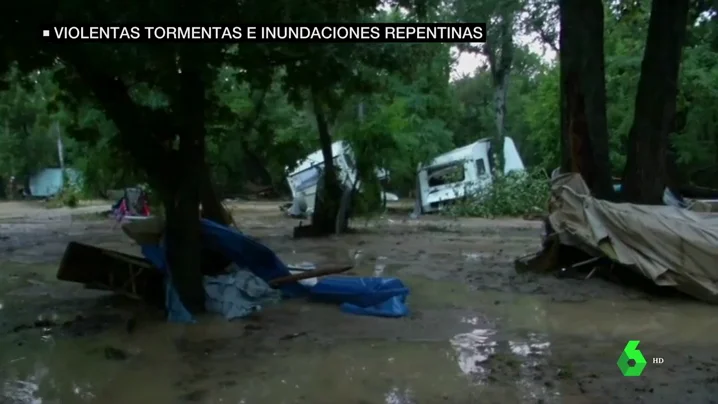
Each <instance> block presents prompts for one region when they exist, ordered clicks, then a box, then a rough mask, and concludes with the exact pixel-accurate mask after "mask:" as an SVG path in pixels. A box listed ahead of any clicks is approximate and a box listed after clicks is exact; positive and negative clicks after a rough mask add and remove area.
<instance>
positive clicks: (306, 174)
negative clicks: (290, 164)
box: [293, 164, 323, 192]
mask: <svg viewBox="0 0 718 404" xmlns="http://www.w3.org/2000/svg"><path fill="white" fill-rule="evenodd" d="M322 166H323V164H319V165H316V166H313V167H311V168H309V169H307V170H304V171H302V172H300V173H297V174H295V175H294V179H293V182H294V186H295V187H296V188H297V191H298V192H301V191H304V190H305V189H307V188H310V187H313V186H315V185H317V182H319V174H320V172H321V167H322Z"/></svg>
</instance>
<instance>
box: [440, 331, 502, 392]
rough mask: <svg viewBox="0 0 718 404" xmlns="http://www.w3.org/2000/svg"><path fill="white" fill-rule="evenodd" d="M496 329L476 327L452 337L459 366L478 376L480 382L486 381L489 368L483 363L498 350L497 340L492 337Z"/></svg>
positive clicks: (467, 372)
mask: <svg viewBox="0 0 718 404" xmlns="http://www.w3.org/2000/svg"><path fill="white" fill-rule="evenodd" d="M495 334H496V331H494V330H485V329H476V330H473V331H471V332H469V333H464V334H459V335H456V336H454V337H453V338H452V339H451V341H450V342H451V345H452V347H453V348H454V350H455V351H456V353H457V356H458V362H459V368H460V369H461V371H462V372H464V373H465V374H467V375H472V376H474V377H476V376H478V382H479V383H482V382H484V381H485V378H486V376H487V375H488V370H487V369H486V368H485V367H484V366H483V363H484V362H486V361H487V360H489V358H490V357H491V355H493V354H494V353H495V351H496V341H493V340H492V339H491V338H492V337H493V336H494V335H495Z"/></svg>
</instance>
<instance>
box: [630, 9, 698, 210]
mask: <svg viewBox="0 0 718 404" xmlns="http://www.w3.org/2000/svg"><path fill="white" fill-rule="evenodd" d="M689 6H690V2H689V0H653V3H652V6H651V19H650V22H649V24H648V37H647V39H646V50H645V52H644V54H643V63H642V65H641V77H640V79H639V80H638V92H637V94H636V108H635V112H634V116H633V126H632V127H631V132H630V133H629V136H628V154H627V156H626V157H627V158H626V167H625V169H624V173H623V190H622V191H623V198H624V199H625V200H626V201H628V202H633V203H642V204H656V205H658V204H661V203H662V197H663V190H664V188H665V187H666V183H667V175H668V173H667V167H666V156H667V155H668V154H669V153H668V151H669V150H668V149H669V148H668V142H669V135H670V131H671V130H672V127H673V122H674V115H675V113H676V96H677V95H678V73H679V70H680V63H681V53H682V50H683V41H684V39H685V36H686V29H687V27H686V24H687V20H688V9H689Z"/></svg>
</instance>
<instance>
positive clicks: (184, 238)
mask: <svg viewBox="0 0 718 404" xmlns="http://www.w3.org/2000/svg"><path fill="white" fill-rule="evenodd" d="M179 59H180V68H181V70H180V74H179V92H178V98H177V99H175V100H173V104H174V107H175V108H176V111H177V114H178V115H177V117H178V121H179V122H181V125H179V127H180V128H181V130H180V131H179V135H178V137H179V146H178V147H177V150H173V151H171V152H170V153H171V154H172V156H173V157H174V158H173V159H172V161H171V163H172V164H171V165H170V167H172V170H173V171H174V173H175V174H174V181H172V183H171V184H172V191H173V192H172V193H171V194H170V195H167V196H165V198H164V200H165V209H166V214H167V225H166V226H167V227H166V233H165V236H166V243H167V244H166V246H167V261H168V264H169V267H170V271H171V273H172V281H173V283H174V286H175V287H176V288H177V292H178V293H179V295H180V299H181V300H182V303H184V305H185V307H186V308H187V309H188V310H189V311H190V312H192V313H197V312H201V311H203V310H204V300H205V296H204V287H203V284H202V249H201V245H202V242H201V229H200V222H199V218H200V208H199V206H200V202H201V196H200V194H201V190H202V188H206V186H203V185H206V184H203V182H204V181H203V177H204V176H205V175H208V174H209V172H208V170H207V166H206V164H205V161H204V156H205V143H204V142H205V124H204V123H205V122H204V117H205V108H206V98H205V82H204V79H203V77H202V74H203V73H204V72H203V71H202V69H203V68H202V66H198V65H197V64H196V60H197V58H196V57H195V55H194V54H193V50H192V48H189V47H187V48H184V49H183V51H182V52H181V53H180V55H179ZM205 191H206V189H205ZM210 209H211V208H210Z"/></svg>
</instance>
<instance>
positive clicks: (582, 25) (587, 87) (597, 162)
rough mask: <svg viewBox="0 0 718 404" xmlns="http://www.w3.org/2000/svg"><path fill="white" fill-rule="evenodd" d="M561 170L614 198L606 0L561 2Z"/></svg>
mask: <svg viewBox="0 0 718 404" xmlns="http://www.w3.org/2000/svg"><path fill="white" fill-rule="evenodd" d="M559 7H560V19H561V31H560V37H559V40H560V53H559V58H560V74H561V171H562V172H577V173H580V174H581V176H582V177H583V179H584V181H586V184H587V185H588V187H589V188H590V189H591V192H592V193H593V195H594V196H596V197H598V198H603V199H612V197H613V188H612V185H611V169H610V161H609V155H608V129H607V124H606V83H605V73H604V54H603V3H602V1H601V0H560V2H559Z"/></svg>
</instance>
